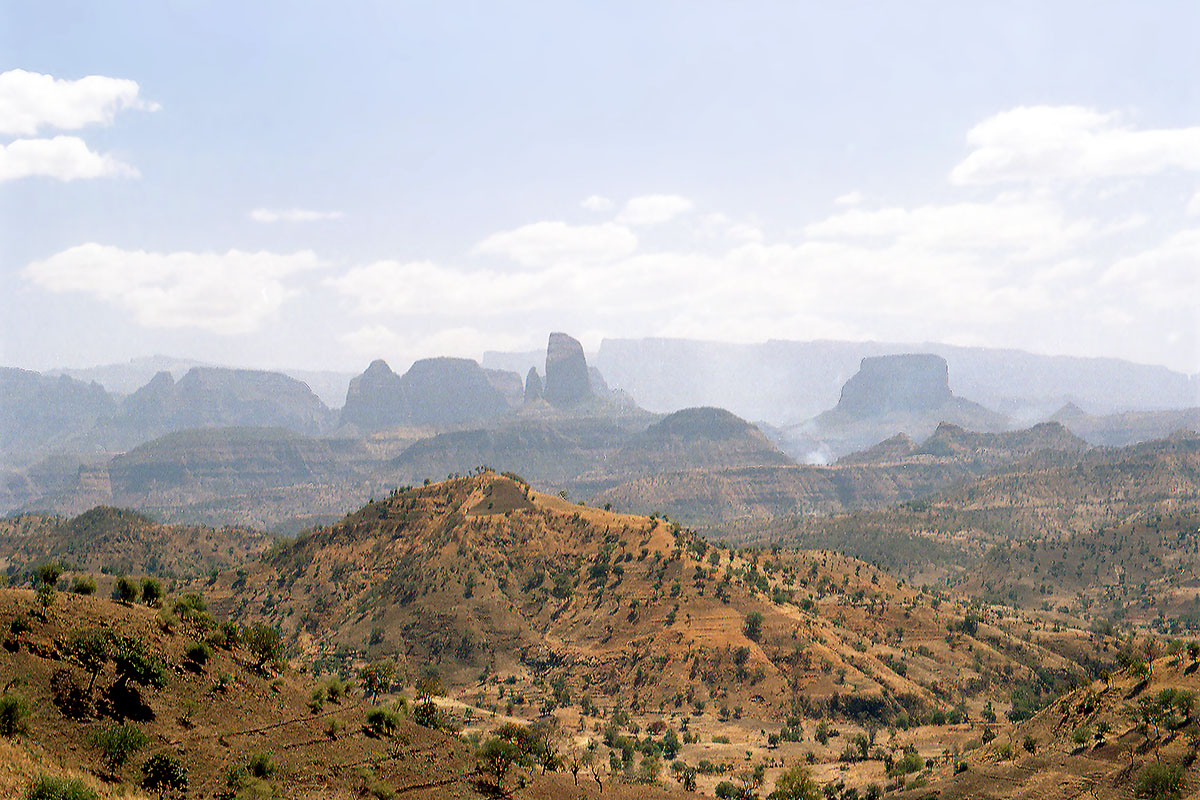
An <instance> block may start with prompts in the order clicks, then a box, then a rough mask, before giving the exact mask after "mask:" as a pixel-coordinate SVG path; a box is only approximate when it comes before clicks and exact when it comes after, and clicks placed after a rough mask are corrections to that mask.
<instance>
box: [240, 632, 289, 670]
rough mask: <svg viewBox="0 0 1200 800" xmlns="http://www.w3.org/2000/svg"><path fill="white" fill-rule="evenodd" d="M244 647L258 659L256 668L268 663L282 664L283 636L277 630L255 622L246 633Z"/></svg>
mask: <svg viewBox="0 0 1200 800" xmlns="http://www.w3.org/2000/svg"><path fill="white" fill-rule="evenodd" d="M245 638H246V647H248V648H249V649H250V652H251V653H252V654H253V655H254V657H255V658H257V659H258V668H259V669H262V668H263V667H264V666H266V665H267V664H268V663H270V664H272V665H274V666H280V665H281V664H282V663H283V636H282V635H281V634H280V633H279V629H278V628H275V627H272V626H270V625H267V624H265V623H262V622H256V623H254V624H253V625H252V626H250V628H249V630H247V631H246V637H245Z"/></svg>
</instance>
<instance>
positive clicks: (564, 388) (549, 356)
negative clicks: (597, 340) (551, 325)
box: [542, 332, 593, 407]
mask: <svg viewBox="0 0 1200 800" xmlns="http://www.w3.org/2000/svg"><path fill="white" fill-rule="evenodd" d="M542 396H543V397H544V398H545V399H546V401H547V402H548V403H550V404H551V405H553V406H559V407H563V406H573V405H578V404H579V403H582V402H583V401H584V400H588V399H590V398H591V397H592V396H593V392H592V384H591V381H590V380H589V378H588V367H587V359H586V358H584V355H583V345H581V344H580V343H579V342H578V340H576V339H573V338H571V337H570V336H568V335H567V334H565V333H558V332H555V333H552V334H550V341H549V343H548V344H547V345H546V386H545V388H544V389H543V391H542Z"/></svg>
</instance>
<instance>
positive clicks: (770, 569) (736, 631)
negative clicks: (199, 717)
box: [210, 472, 1096, 724]
mask: <svg viewBox="0 0 1200 800" xmlns="http://www.w3.org/2000/svg"><path fill="white" fill-rule="evenodd" d="M210 591H211V592H212V594H213V597H214V598H215V602H216V603H217V606H218V607H219V608H220V609H222V610H223V611H225V612H227V613H229V614H231V615H233V616H235V617H237V618H238V619H241V620H245V621H251V620H263V621H267V622H270V623H271V624H274V625H278V626H279V627H280V628H281V629H282V630H284V631H285V633H286V635H287V637H288V638H289V639H290V640H292V641H293V642H294V644H295V647H296V652H297V653H300V654H303V655H302V657H303V658H305V659H308V660H312V661H315V662H318V663H323V664H326V665H336V664H339V663H347V662H349V663H354V662H355V661H357V660H361V659H366V658H375V657H379V656H387V657H394V658H397V659H399V661H400V662H401V664H402V665H403V668H404V669H406V670H407V671H408V672H409V674H416V672H418V671H419V670H420V669H421V668H422V667H423V666H425V665H428V664H437V665H438V666H439V667H440V668H441V669H442V670H443V674H444V675H445V676H446V679H447V681H448V685H450V686H452V687H454V688H455V689H456V691H462V692H467V691H470V692H474V691H475V690H476V689H478V688H481V685H480V684H478V680H479V676H480V674H481V671H482V674H483V675H484V676H485V677H486V676H490V675H495V674H511V675H513V676H515V679H516V680H519V681H520V683H519V684H518V685H519V686H522V687H523V688H524V696H525V697H526V698H528V699H529V701H530V702H534V701H533V699H532V698H534V697H537V698H539V701H538V702H541V701H545V700H547V699H548V698H551V697H552V696H553V694H552V693H551V692H550V689H549V688H548V687H549V686H551V685H552V684H555V683H560V684H561V685H563V686H564V687H567V688H569V693H570V696H572V697H574V698H579V697H581V696H590V697H592V698H594V699H595V701H596V703H599V704H604V705H607V706H608V707H609V708H610V709H611V708H613V707H614V706H624V707H625V708H627V709H629V710H632V711H635V712H639V713H646V712H648V711H649V710H651V709H658V710H659V711H660V712H666V713H671V714H680V713H682V714H683V715H684V716H686V715H687V714H688V709H689V708H690V709H691V710H692V712H693V713H695V714H697V715H700V714H703V713H704V709H705V707H706V705H708V706H709V713H712V710H713V709H715V708H717V707H726V708H728V707H733V706H737V707H739V709H743V710H744V714H745V715H746V716H747V717H748V718H754V719H776V720H778V719H782V718H783V717H786V716H787V715H788V714H797V713H804V712H805V711H807V712H809V713H821V714H829V713H835V714H849V715H851V716H856V717H862V718H864V719H866V718H872V719H876V720H877V721H878V722H879V723H880V724H883V723H886V722H888V721H890V720H891V719H892V718H893V717H894V716H895V715H897V714H899V713H902V712H904V713H909V714H913V715H918V716H919V715H924V714H927V713H930V712H931V711H933V710H937V709H943V710H948V709H949V707H950V706H952V705H953V702H957V698H959V697H960V696H963V695H962V694H961V692H955V691H954V690H952V689H951V688H950V687H952V686H960V687H964V688H963V690H962V691H966V692H968V693H969V694H968V695H967V696H969V697H970V698H971V700H970V702H971V703H973V704H976V705H979V706H980V707H982V705H983V703H985V702H986V701H988V700H994V701H995V702H999V703H1002V702H1003V698H1004V696H1005V695H1004V693H1003V692H1002V691H999V689H1000V687H1004V686H1008V685H1013V684H1014V682H1026V681H1031V680H1032V681H1042V682H1048V683H1053V682H1054V681H1056V680H1059V679H1065V678H1068V677H1069V676H1070V675H1072V674H1073V673H1075V672H1076V671H1078V670H1079V669H1080V667H1079V666H1078V664H1079V662H1080V661H1081V660H1083V661H1084V662H1085V663H1089V662H1087V659H1091V658H1095V657H1096V656H1095V653H1094V650H1095V645H1094V644H1093V643H1090V642H1089V641H1088V639H1089V637H1088V635H1087V634H1084V633H1081V632H1079V631H1074V630H1065V631H1062V632H1060V633H1059V634H1056V635H1055V636H1053V637H1042V638H1040V639H1039V640H1038V641H1036V642H1033V643H1021V642H1020V641H1019V638H1020V636H1021V632H1022V631H1023V630H1024V629H1025V627H1024V626H1025V625H1026V623H1024V622H1020V621H1015V620H1014V621H1012V622H1011V623H1008V624H1005V625H1004V626H1003V627H995V628H993V627H987V628H986V629H985V628H983V627H982V626H981V627H980V628H979V629H978V630H976V631H975V633H973V634H971V636H976V635H977V636H978V638H976V639H972V645H971V647H970V648H964V647H957V646H955V643H954V642H951V643H950V644H949V645H948V644H947V637H946V630H947V626H950V627H951V628H952V629H957V628H956V626H957V625H958V624H959V623H960V622H961V620H962V619H963V618H964V617H966V616H967V615H968V613H969V612H968V610H967V609H966V608H965V607H964V606H960V605H958V604H957V603H955V602H953V601H951V600H948V599H947V600H942V599H940V598H936V597H934V596H932V595H927V594H923V593H922V592H919V591H917V590H914V589H912V588H910V587H908V586H905V585H904V584H902V583H898V582H896V581H895V579H893V578H890V577H888V576H887V575H885V574H883V573H881V572H879V571H878V570H876V569H874V568H872V567H870V566H868V565H866V564H863V563H862V562H858V561H855V560H853V559H847V558H845V557H842V556H837V555H834V554H830V553H828V552H824V553H822V552H794V551H793V552H786V551H780V552H778V553H771V554H769V555H768V554H767V553H758V552H746V553H739V552H736V551H730V550H727V549H723V548H721V547H717V546H712V545H709V544H708V543H706V542H705V541H703V540H701V539H698V538H697V537H695V535H694V534H691V533H689V532H688V531H685V530H683V529H681V528H680V527H679V526H678V525H676V524H673V523H669V522H668V521H667V520H665V519H662V518H651V517H639V516H632V515H623V514H615V513H611V512H606V511H602V510H599V509H594V508H588V507H584V506H582V505H572V504H571V503H569V502H567V501H565V500H563V499H562V498H559V497H554V496H550V495H545V494H541V493H539V492H535V491H532V490H531V489H530V488H529V487H528V486H527V485H525V484H523V483H522V482H520V481H519V480H517V479H514V478H510V477H505V476H501V475H496V474H495V473H490V472H484V473H481V474H478V475H473V476H470V477H465V478H457V479H452V480H448V481H445V482H443V483H440V484H433V485H430V486H426V487H421V488H416V489H406V490H402V491H398V492H396V493H394V494H393V495H391V496H389V497H387V498H385V499H383V500H378V501H376V502H374V503H371V504H369V505H368V506H366V507H364V508H363V509H362V510H361V511H359V512H357V513H355V514H352V515H350V516H348V517H347V518H345V519H344V520H342V521H341V522H340V523H338V524H336V525H333V526H330V527H326V528H321V529H318V530H316V531H314V532H312V533H310V534H306V535H304V536H302V537H300V538H299V539H298V540H297V541H296V542H294V543H292V544H290V545H287V546H285V547H282V548H279V549H276V550H273V551H272V552H271V553H270V554H268V555H267V556H265V557H264V558H263V559H262V560H260V561H259V562H256V563H252V564H249V565H247V567H246V568H245V569H244V570H242V571H239V572H238V573H237V574H232V573H230V574H225V575H222V576H220V577H219V578H218V580H217V581H216V583H215V585H213V586H212V588H211V590H210ZM750 618H755V619H757V620H758V621H757V622H756V623H755V624H754V625H753V626H750V625H749V623H748V622H747V620H748V619H750ZM897 629H901V630H902V631H903V641H901V640H900V639H899V638H895V637H894V634H893V632H894V631H895V630H897ZM984 630H986V631H987V633H986V635H985V634H984V633H983V631H984ZM918 650H921V652H922V653H923V654H922V655H918ZM1085 653H1086V656H1085ZM985 654H986V658H984V660H982V661H980V660H979V656H982V655H985ZM910 659H916V661H915V662H913V661H911V660H910ZM902 660H903V661H906V662H907V663H906V664H905V665H903V666H902V665H900V661H902ZM907 664H913V666H912V667H911V668H910V667H908V666H907ZM330 668H332V666H330ZM986 687H992V688H986ZM493 691H494V689H493ZM500 692H501V693H500V695H499V696H496V695H491V696H492V697H493V700H497V701H498V700H500V699H501V698H502V697H503V687H500ZM485 693H486V692H485ZM952 697H953V698H955V700H954V701H952V700H951V698H952ZM534 707H536V705H535V706H534ZM550 708H551V709H553V708H554V706H553V705H551V706H550ZM672 709H674V711H671V710H672ZM818 709H821V711H819V712H818V711H817V710H818ZM530 710H533V709H532V708H531V709H530ZM739 713H743V712H739ZM587 716H594V711H593V712H589V713H588V714H587ZM581 720H583V718H582V717H580V716H579V714H578V712H576V713H575V716H574V717H571V718H570V720H569V721H570V723H577V724H584V723H583V722H582V721H581Z"/></svg>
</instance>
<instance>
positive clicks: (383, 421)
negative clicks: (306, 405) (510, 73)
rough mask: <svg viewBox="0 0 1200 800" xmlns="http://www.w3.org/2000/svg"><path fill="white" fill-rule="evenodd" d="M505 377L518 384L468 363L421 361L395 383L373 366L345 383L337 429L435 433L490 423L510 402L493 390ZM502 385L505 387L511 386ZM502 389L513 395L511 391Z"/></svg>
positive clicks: (385, 371)
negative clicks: (421, 428)
mask: <svg viewBox="0 0 1200 800" xmlns="http://www.w3.org/2000/svg"><path fill="white" fill-rule="evenodd" d="M492 372H496V373H500V372H501V371H500V370H493V371H492ZM506 375H511V376H512V378H513V379H515V381H516V383H517V384H518V385H519V384H520V382H521V378H520V376H519V375H516V374H513V373H503V374H501V375H499V376H496V375H489V374H488V372H486V371H484V369H483V367H481V366H479V364H478V363H477V362H475V361H472V360H470V359H468V358H426V359H422V360H420V361H417V362H416V363H414V364H413V365H412V366H411V367H409V369H408V372H405V373H404V374H403V375H401V376H399V377H397V376H396V373H394V372H392V370H391V369H390V368H389V367H388V365H387V364H386V363H385V362H384V361H373V362H372V363H371V366H369V367H367V371H366V372H364V373H363V374H362V375H359V376H358V377H357V378H355V379H354V380H352V381H350V391H349V392H347V394H346V406H345V408H343V409H342V423H343V424H349V425H354V426H356V427H358V428H359V429H360V430H364V431H374V430H380V429H383V428H389V427H396V426H400V425H427V426H432V427H441V426H454V425H461V424H464V423H471V422H479V421H482V420H486V419H491V418H492V417H495V416H498V415H499V414H503V413H504V412H505V411H507V410H508V409H509V406H510V401H509V400H508V399H506V397H505V395H504V394H502V393H501V392H499V391H497V390H496V388H495V386H494V385H493V381H497V380H501V379H504V376H506ZM506 380H507V379H506ZM508 382H509V383H510V384H511V380H509V381H508ZM508 389H509V392H510V393H512V392H513V387H512V386H511V385H510V386H509V387H508ZM518 396H519V395H518Z"/></svg>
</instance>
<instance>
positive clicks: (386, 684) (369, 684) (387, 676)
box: [358, 661, 396, 703]
mask: <svg viewBox="0 0 1200 800" xmlns="http://www.w3.org/2000/svg"><path fill="white" fill-rule="evenodd" d="M395 675H396V665H395V663H393V662H391V661H376V662H374V663H372V664H368V665H367V666H365V667H363V668H362V669H360V670H359V671H358V680H359V682H360V683H361V684H362V687H363V695H370V696H371V702H372V703H374V702H375V701H376V699H377V698H378V697H379V693H380V692H387V690H388V689H390V688H391V687H392V679H393V678H394V677H395Z"/></svg>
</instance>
